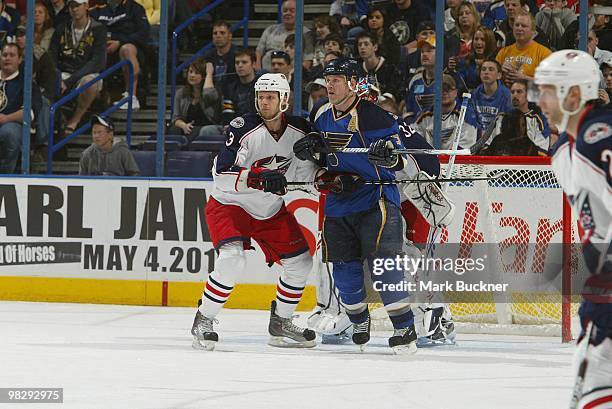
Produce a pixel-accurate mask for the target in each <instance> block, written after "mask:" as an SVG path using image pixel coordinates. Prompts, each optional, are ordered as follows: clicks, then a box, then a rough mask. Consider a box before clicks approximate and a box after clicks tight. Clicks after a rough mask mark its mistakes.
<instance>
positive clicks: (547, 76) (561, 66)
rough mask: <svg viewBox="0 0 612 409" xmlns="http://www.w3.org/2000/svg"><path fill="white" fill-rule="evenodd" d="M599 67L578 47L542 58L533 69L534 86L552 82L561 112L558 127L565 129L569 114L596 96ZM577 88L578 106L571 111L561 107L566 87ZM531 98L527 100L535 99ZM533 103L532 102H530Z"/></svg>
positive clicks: (572, 113)
mask: <svg viewBox="0 0 612 409" xmlns="http://www.w3.org/2000/svg"><path fill="white" fill-rule="evenodd" d="M599 81H600V74H599V66H598V65H597V62H596V61H595V59H594V58H593V57H591V55H590V54H588V53H586V52H584V51H580V50H560V51H556V52H554V53H552V54H551V55H549V56H548V57H546V58H545V59H544V60H543V61H542V62H541V63H540V65H538V67H537V68H536V70H535V75H534V84H535V85H554V86H555V87H556V92H557V98H558V99H559V108H560V109H561V112H562V113H563V123H562V124H561V125H560V126H559V130H560V131H561V132H563V131H565V128H566V127H567V122H568V120H569V117H570V115H574V114H576V113H578V111H580V110H581V109H582V107H584V104H586V103H587V101H590V100H593V99H597V98H599V96H598V91H599ZM572 87H579V88H580V106H579V107H578V109H576V110H575V111H573V112H570V111H566V110H565V109H564V108H563V101H565V97H566V96H567V94H568V92H569V90H570V88H572ZM535 98H537V97H532V98H530V99H532V100H533V99H535ZM534 102H535V101H534Z"/></svg>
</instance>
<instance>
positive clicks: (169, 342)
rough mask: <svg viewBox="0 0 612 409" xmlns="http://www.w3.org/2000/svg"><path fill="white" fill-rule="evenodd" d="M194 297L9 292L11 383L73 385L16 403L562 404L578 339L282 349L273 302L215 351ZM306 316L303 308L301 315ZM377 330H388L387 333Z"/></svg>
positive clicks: (228, 323) (235, 316)
mask: <svg viewBox="0 0 612 409" xmlns="http://www.w3.org/2000/svg"><path fill="white" fill-rule="evenodd" d="M194 313H195V309H191V308H164V307H134V306H111V305H82V304H55V303H22V302H0V387H62V388H64V404H63V405H60V404H55V405H53V404H28V405H17V406H15V405H13V406H10V405H2V404H0V408H4V407H17V408H26V407H27V408H42V409H52V408H54V407H62V408H78V409H90V408H104V409H107V408H108V409H111V408H112V409H123V408H125V409H140V408H142V409H158V408H159V409H161V408H172V409H192V408H194V409H195V408H198V409H200V408H215V409H226V408H246V409H256V408H266V409H270V408H291V409H294V408H309V409H318V408H321V409H323V408H333V409H336V408H351V409H361V408H372V409H374V408H376V409H378V408H402V409H405V408H406V409H412V408H416V409H461V408H466V409H467V408H469V409H479V408H483V409H484V408H486V409H492V408H495V409H505V408H508V409H510V408H511V409H517V408H518V409H528V408H538V409H542V408H563V407H567V405H568V398H569V395H570V390H571V386H572V383H573V374H572V365H571V362H572V354H573V352H574V348H575V347H574V345H562V344H561V342H560V340H559V339H556V338H540V337H520V336H500V335H496V336H490V335H489V336H487V335H462V334H460V335H459V337H458V343H457V345H456V346H444V347H435V348H426V349H425V348H422V349H420V350H419V351H418V353H417V355H415V356H413V357H410V358H404V357H399V356H395V355H392V354H391V351H390V349H389V348H388V347H387V344H386V343H387V339H386V337H383V336H382V335H384V334H380V335H381V336H376V337H374V338H373V340H372V341H371V342H370V344H369V347H368V348H367V349H366V351H365V352H363V353H362V352H359V351H358V349H357V347H355V346H353V345H343V346H334V345H319V346H317V347H315V348H313V349H309V350H304V349H278V348H274V347H270V346H268V345H267V344H266V342H267V335H266V334H267V323H268V312H265V311H241V310H223V311H222V312H221V314H220V315H219V317H218V319H219V324H218V325H217V328H218V332H219V337H220V340H219V343H218V345H217V348H216V350H215V351H213V352H207V351H201V350H193V349H192V348H191V335H190V333H189V330H190V328H191V324H192V320H193V316H194ZM303 318H304V317H303V316H302V317H301V319H303ZM377 335H378V334H377Z"/></svg>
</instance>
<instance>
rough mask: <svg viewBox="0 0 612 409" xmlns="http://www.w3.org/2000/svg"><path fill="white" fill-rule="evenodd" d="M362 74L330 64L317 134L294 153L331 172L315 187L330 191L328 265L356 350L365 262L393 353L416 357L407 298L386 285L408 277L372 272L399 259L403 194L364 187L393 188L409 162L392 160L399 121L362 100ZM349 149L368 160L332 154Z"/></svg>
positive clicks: (362, 326) (351, 65) (361, 329)
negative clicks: (386, 319)
mask: <svg viewBox="0 0 612 409" xmlns="http://www.w3.org/2000/svg"><path fill="white" fill-rule="evenodd" d="M358 72H359V66H358V64H357V62H356V61H355V60H353V59H348V58H339V59H336V60H333V61H331V62H330V63H328V65H327V66H326V67H325V69H324V73H323V75H324V77H325V81H326V84H327V92H328V97H329V102H326V101H325V102H324V103H322V104H319V105H317V106H315V107H314V109H313V111H312V113H311V118H310V119H311V122H312V123H313V126H314V128H315V130H316V131H318V132H315V133H311V134H309V135H307V136H306V137H305V138H303V139H302V140H300V141H298V142H297V143H296V144H295V145H294V152H295V154H296V156H297V157H298V158H300V159H305V160H310V161H312V162H315V163H318V164H319V165H322V166H324V167H325V168H326V171H325V172H324V173H322V174H320V175H319V177H318V178H317V180H316V182H315V186H317V187H318V188H319V189H320V190H327V191H328V193H327V197H326V201H325V210H324V212H325V221H324V223H323V251H324V256H325V260H326V261H329V262H331V263H332V265H333V278H334V281H335V285H336V288H337V289H338V292H339V295H340V300H341V301H342V303H343V304H344V306H345V308H346V312H347V315H348V317H349V319H350V321H351V322H352V324H353V335H352V340H353V342H354V343H355V344H358V345H361V346H363V345H365V344H366V343H367V342H368V341H369V339H370V325H371V320H370V314H369V311H368V304H367V303H366V289H365V284H364V271H363V262H364V261H367V262H368V264H369V269H370V272H371V277H372V281H373V282H375V286H374V289H375V290H376V291H378V293H379V294H380V296H381V299H382V301H383V304H384V305H385V309H386V310H387V313H388V314H389V318H390V319H391V322H392V323H393V327H394V329H395V331H394V334H393V336H392V337H391V338H389V346H390V347H391V348H393V350H394V352H396V353H414V352H416V339H417V335H416V332H415V328H414V316H413V314H412V311H411V310H410V304H409V303H408V293H407V291H405V290H402V288H403V287H402V286H397V287H399V289H395V288H394V290H389V288H390V287H391V286H390V285H389V284H398V283H402V282H403V278H404V274H403V271H401V270H400V269H399V268H390V269H385V270H384V271H382V272H380V271H377V270H375V269H374V268H373V263H374V261H375V260H376V259H378V260H380V259H389V258H395V257H396V256H397V255H401V254H402V242H403V239H402V237H403V231H402V222H401V214H400V199H399V191H398V188H397V186H396V185H395V184H385V185H377V184H372V183H365V182H366V181H377V180H393V179H394V178H395V171H396V170H400V169H402V168H403V167H404V164H405V159H404V158H403V157H402V156H401V155H397V154H394V153H393V149H395V148H401V147H402V144H401V141H400V139H399V136H398V132H399V129H398V126H397V122H396V121H395V119H394V118H393V117H392V116H391V115H389V114H388V113H386V112H385V111H384V110H383V109H382V108H380V107H378V106H376V105H375V104H373V103H371V102H368V101H366V100H363V99H360V98H359V97H358V96H357V83H358V78H359V77H360V76H359V75H358ZM346 147H361V148H363V147H366V148H369V152H368V153H367V154H352V153H350V154H349V153H339V152H333V150H337V149H341V148H346ZM330 149H331V150H332V152H329V150H330ZM376 283H378V285H376Z"/></svg>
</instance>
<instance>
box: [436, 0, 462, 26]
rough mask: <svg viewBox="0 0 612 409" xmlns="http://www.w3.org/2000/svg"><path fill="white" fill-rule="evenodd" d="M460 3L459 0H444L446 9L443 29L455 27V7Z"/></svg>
mask: <svg viewBox="0 0 612 409" xmlns="http://www.w3.org/2000/svg"><path fill="white" fill-rule="evenodd" d="M460 4H461V0H446V10H444V31H451V30H452V29H454V28H455V25H456V24H457V9H458V8H459V5H460ZM428 20H429V19H428Z"/></svg>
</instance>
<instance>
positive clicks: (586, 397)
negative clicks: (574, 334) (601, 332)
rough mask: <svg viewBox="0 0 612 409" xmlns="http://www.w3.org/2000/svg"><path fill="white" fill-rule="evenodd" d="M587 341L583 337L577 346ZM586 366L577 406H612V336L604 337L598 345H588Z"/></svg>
mask: <svg viewBox="0 0 612 409" xmlns="http://www.w3.org/2000/svg"><path fill="white" fill-rule="evenodd" d="M584 342H588V340H587V339H586V337H585V338H583V339H582V340H581V341H580V343H579V345H578V346H577V351H580V349H581V348H580V344H582V343H584ZM579 358H580V357H579V354H578V353H577V354H576V356H575V359H574V368H578V365H579V364H580V362H579ZM586 359H587V362H588V366H587V369H586V372H585V374H584V384H583V387H582V398H581V399H580V403H579V404H578V408H581V409H582V408H592V409H604V408H610V407H612V338H606V339H604V341H603V342H601V343H599V344H598V345H592V344H591V345H589V347H588V349H587V352H586Z"/></svg>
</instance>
